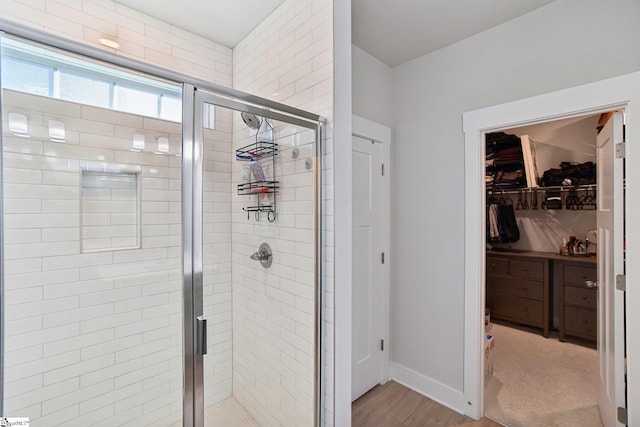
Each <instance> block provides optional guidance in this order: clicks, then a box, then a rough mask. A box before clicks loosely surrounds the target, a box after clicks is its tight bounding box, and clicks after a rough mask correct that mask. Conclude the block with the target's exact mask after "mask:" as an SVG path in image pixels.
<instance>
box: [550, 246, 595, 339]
mask: <svg viewBox="0 0 640 427" xmlns="http://www.w3.org/2000/svg"><path fill="white" fill-rule="evenodd" d="M556 268H557V269H558V270H559V272H560V288H559V292H558V311H559V313H558V315H559V324H558V338H559V339H560V341H565V339H566V338H565V336H566V335H570V336H575V337H579V338H584V339H587V340H592V341H596V340H597V337H598V334H597V333H598V314H597V313H598V311H597V308H598V289H596V288H595V287H593V283H595V282H596V280H598V269H597V264H596V260H595V259H593V258H582V259H580V258H576V259H567V260H562V261H556Z"/></svg>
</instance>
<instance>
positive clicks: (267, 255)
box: [249, 243, 273, 268]
mask: <svg viewBox="0 0 640 427" xmlns="http://www.w3.org/2000/svg"><path fill="white" fill-rule="evenodd" d="M249 258H251V259H253V260H256V261H260V264H262V266H263V267H264V268H269V267H271V263H272V262H273V253H272V252H271V247H270V246H269V245H268V244H267V243H263V244H261V245H260V248H258V252H255V253H254V254H253V255H250V256H249Z"/></svg>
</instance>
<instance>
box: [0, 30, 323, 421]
mask: <svg viewBox="0 0 640 427" xmlns="http://www.w3.org/2000/svg"><path fill="white" fill-rule="evenodd" d="M4 26H5V27H7V25H6V24H5V25H4ZM4 29H5V30H6V31H7V33H13V34H14V35H13V36H7V35H5V36H3V37H2V39H1V44H2V57H1V59H0V67H1V68H0V71H1V76H2V104H1V110H2V158H1V161H2V163H1V170H2V201H1V205H0V208H1V214H2V216H1V218H2V227H1V230H2V234H1V236H0V237H1V239H0V243H1V245H0V248H1V249H0V250H1V252H2V261H3V266H2V275H1V280H2V281H1V287H0V298H1V302H2V311H1V313H2V314H1V316H0V328H1V335H2V345H1V351H0V358H1V359H0V360H1V362H2V364H1V368H2V369H1V371H0V373H1V374H0V375H1V376H0V380H1V381H0V383H1V389H0V390H1V391H2V393H1V400H0V402H1V404H0V415H2V416H5V417H9V418H11V417H28V418H29V419H30V422H31V424H30V425H32V426H36V427H37V426H49V425H54V424H55V425H67V424H68V425H92V426H98V425H150V424H153V425H159V426H162V425H165V426H173V425H175V426H179V425H184V426H203V425H207V426H233V425H238V426H248V425H305V426H306V425H318V407H319V396H320V394H319V387H320V382H319V371H318V370H319V366H320V363H319V354H320V353H319V348H320V343H319V337H320V332H319V327H320V318H319V317H320V309H319V307H320V303H321V301H320V295H321V293H320V279H319V278H320V265H321V263H320V256H321V251H320V250H319V248H320V243H321V242H320V230H321V227H320V219H321V216H320V200H321V196H320V188H321V185H320V169H321V167H320V164H319V159H320V156H319V153H320V149H321V132H322V122H321V120H320V118H319V117H318V116H316V115H313V114H310V113H307V112H304V111H300V110H296V109H293V108H290V107H286V106H283V105H280V104H276V103H273V102H270V101H267V100H263V99H260V98H257V97H253V96H250V95H247V94H243V93H241V92H237V91H234V90H232V89H229V88H222V87H217V86H215V85H213V84H209V83H207V82H200V81H195V80H190V79H189V78H188V77H185V76H182V75H179V74H174V73H170V72H168V71H165V70H162V69H156V68H154V67H150V66H148V65H145V64H141V63H137V62H135V61H131V60H124V59H122V58H119V57H116V56H113V55H108V54H105V53H103V52H97V51H94V50H92V49H90V48H87V47H83V46H81V45H76V44H73V43H70V42H67V41H64V40H62V39H57V38H55V37H47V38H46V40H48V43H49V44H53V45H56V46H58V47H61V48H63V50H62V49H58V48H52V47H50V46H44V45H42V44H39V43H38V41H42V40H44V39H45V37H44V35H43V34H40V33H37V32H34V31H31V30H29V31H26V30H24V29H23V28H21V27H11V28H4ZM15 34H17V35H18V36H20V37H17V36H15ZM28 39H30V40H28ZM71 52H74V53H71ZM114 64H115V65H114ZM241 113H244V117H243V115H242V114H241ZM247 123H248V124H249V125H251V126H248V125H247ZM263 244H266V245H265V246H261V245H263ZM267 246H268V248H269V251H268V252H267V251H266V250H265V251H262V252H261V248H266V247H267ZM267 261H268V262H267Z"/></svg>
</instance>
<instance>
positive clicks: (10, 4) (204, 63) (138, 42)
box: [2, 0, 233, 86]
mask: <svg viewBox="0 0 640 427" xmlns="http://www.w3.org/2000/svg"><path fill="white" fill-rule="evenodd" d="M2 17H3V18H4V19H8V20H11V21H14V22H18V23H21V24H24V25H28V26H30V27H34V28H37V29H40V30H44V31H46V32H48V33H52V34H56V35H60V36H62V37H65V38H68V39H72V40H76V41H79V42H82V43H85V44H88V45H91V46H94V47H98V48H100V49H103V50H108V51H111V52H115V53H117V54H119V55H122V56H126V57H131V58H135V59H139V60H142V61H145V62H148V63H151V64H154V65H158V66H161V67H164V68H167V69H170V70H175V71H179V72H182V73H185V74H188V75H191V76H194V77H199V78H202V79H205V80H208V81H212V82H216V83H220V84H223V85H226V86H232V83H233V77H232V63H233V61H232V52H231V49H230V48H228V47H226V46H223V45H221V44H220V43H216V42H215V41H211V40H207V39H205V38H204V37H201V36H199V35H197V34H193V33H190V32H189V31H186V29H182V28H179V27H176V26H175V25H171V24H168V23H166V22H163V21H160V20H158V19H155V18H152V17H150V16H148V15H145V14H143V13H140V12H138V11H136V10H134V9H131V8H130V7H127V6H124V5H123V4H120V3H116V2H115V1H113V0H71V1H69V0H46V1H45V0H39V1H33V0H3V1H2ZM100 38H109V39H113V40H115V41H117V42H118V43H119V44H120V47H119V48H118V49H111V48H107V47H105V46H103V45H102V44H100V42H99V40H100Z"/></svg>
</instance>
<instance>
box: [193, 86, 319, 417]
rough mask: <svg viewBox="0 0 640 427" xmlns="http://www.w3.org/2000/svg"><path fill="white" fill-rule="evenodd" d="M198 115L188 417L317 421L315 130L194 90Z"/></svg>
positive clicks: (307, 124) (301, 122) (291, 119)
mask: <svg viewBox="0 0 640 427" xmlns="http://www.w3.org/2000/svg"><path fill="white" fill-rule="evenodd" d="M194 117H195V125H194V144H195V153H196V154H195V155H194V157H195V158H198V157H201V158H202V162H201V164H202V168H201V170H199V171H197V172H196V174H195V178H194V180H195V181H194V182H196V183H201V186H202V188H197V189H196V193H197V194H202V202H201V203H202V205H201V206H198V204H197V203H196V204H194V211H199V212H201V218H198V221H200V223H201V227H202V232H201V233H195V236H200V237H195V239H201V241H199V242H198V241H194V247H197V248H196V249H194V255H195V259H194V265H196V264H198V261H196V260H197V259H198V258H201V260H202V264H201V265H200V266H199V267H200V269H201V275H200V277H199V279H197V280H196V282H198V283H197V284H196V286H195V287H194V293H195V294H194V309H195V310H196V313H195V315H196V316H202V317H203V318H205V319H206V320H207V323H208V327H207V332H208V334H207V339H206V342H207V350H206V354H205V355H199V356H198V358H197V361H196V376H197V378H196V381H201V382H202V390H203V396H202V399H203V400H202V402H200V405H201V406H200V408H197V409H196V411H201V412H200V413H202V414H203V420H204V425H205V426H226V427H233V426H238V427H240V426H242V427H250V426H259V425H300V426H302V425H304V426H314V425H317V424H316V418H317V409H316V406H317V404H318V396H317V386H318V381H317V376H318V363H319V361H318V319H319V317H318V316H319V314H318V310H317V306H318V302H319V301H318V298H319V297H318V280H317V277H318V262H319V251H318V243H319V238H318V236H319V215H318V211H319V188H318V186H319V176H318V169H319V168H318V158H319V157H318V134H319V128H318V124H317V122H308V121H306V120H301V119H298V118H294V117H287V116H285V115H282V114H278V113H275V112H273V111H270V110H267V109H262V108H251V107H248V106H247V105H241V104H239V103H237V104H234V102H233V101H231V102H225V100H224V99H221V98H218V97H216V96H214V95H212V94H208V93H206V92H203V91H200V90H198V91H196V96H195V109H194ZM264 244H266V246H265V245H264ZM198 251H201V253H199V254H198ZM194 274H195V276H194V277H197V276H198V274H197V273H196V272H194ZM197 417H198V415H196V418H197Z"/></svg>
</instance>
